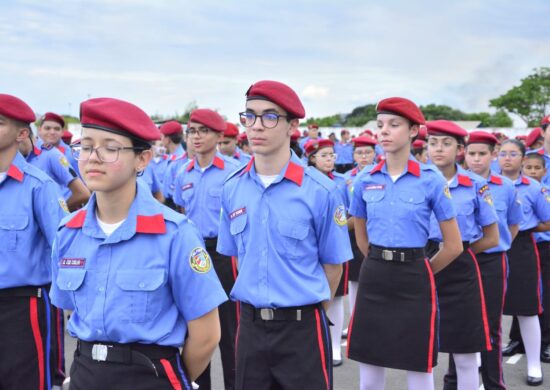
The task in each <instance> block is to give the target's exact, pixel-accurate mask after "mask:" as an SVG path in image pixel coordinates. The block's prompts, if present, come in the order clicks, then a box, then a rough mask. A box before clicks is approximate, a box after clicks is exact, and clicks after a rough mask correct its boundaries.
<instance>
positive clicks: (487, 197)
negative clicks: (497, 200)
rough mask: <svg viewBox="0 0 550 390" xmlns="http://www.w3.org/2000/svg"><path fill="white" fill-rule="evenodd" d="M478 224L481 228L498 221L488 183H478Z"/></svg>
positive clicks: (476, 188) (476, 184)
mask: <svg viewBox="0 0 550 390" xmlns="http://www.w3.org/2000/svg"><path fill="white" fill-rule="evenodd" d="M475 190H476V203H477V204H476V222H477V224H478V225H479V226H488V225H491V224H493V223H496V222H497V221H498V216H497V212H496V210H495V206H494V204H493V197H492V195H491V190H490V189H489V185H488V184H487V182H486V181H476V182H475Z"/></svg>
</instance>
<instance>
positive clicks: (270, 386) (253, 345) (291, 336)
mask: <svg viewBox="0 0 550 390" xmlns="http://www.w3.org/2000/svg"><path fill="white" fill-rule="evenodd" d="M235 387H236V389H238V390H249V389H254V390H279V389H308V390H317V389H318V390H328V389H332V349H331V343H330V333H329V328H328V322H327V317H326V314H325V312H324V310H323V309H322V307H321V305H317V306H316V307H314V308H312V309H310V310H307V311H304V313H303V315H302V319H301V321H295V320H294V321H293V320H273V321H264V320H262V319H261V318H258V317H257V315H255V313H254V309H253V308H252V307H251V306H250V305H247V304H242V305H241V321H240V323H239V330H238V333H237V380H236V383H235Z"/></svg>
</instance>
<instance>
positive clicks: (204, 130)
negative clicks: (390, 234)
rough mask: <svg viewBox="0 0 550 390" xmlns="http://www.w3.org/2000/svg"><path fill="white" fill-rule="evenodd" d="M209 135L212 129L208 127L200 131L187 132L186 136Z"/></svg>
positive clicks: (201, 128) (189, 130) (200, 128)
mask: <svg viewBox="0 0 550 390" xmlns="http://www.w3.org/2000/svg"><path fill="white" fill-rule="evenodd" d="M208 133H210V129H209V128H208V127H199V128H198V129H187V130H185V134H187V135H198V134H200V135H206V134H208Z"/></svg>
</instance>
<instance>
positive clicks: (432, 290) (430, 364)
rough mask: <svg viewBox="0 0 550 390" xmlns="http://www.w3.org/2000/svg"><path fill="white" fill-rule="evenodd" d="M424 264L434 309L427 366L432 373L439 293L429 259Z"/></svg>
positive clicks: (431, 316) (431, 317) (431, 319)
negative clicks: (436, 289)
mask: <svg viewBox="0 0 550 390" xmlns="http://www.w3.org/2000/svg"><path fill="white" fill-rule="evenodd" d="M424 264H425V265H426V270H427V271H428V277H429V278H430V295H431V303H432V310H431V315H430V338H429V341H428V366H427V367H426V369H427V372H428V373H431V372H432V369H433V358H434V356H433V354H434V342H435V319H436V315H437V295H436V291H435V280H434V274H433V272H432V267H431V265H430V261H429V260H428V259H424Z"/></svg>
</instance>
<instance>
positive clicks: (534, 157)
mask: <svg viewBox="0 0 550 390" xmlns="http://www.w3.org/2000/svg"><path fill="white" fill-rule="evenodd" d="M525 158H526V159H530V160H538V161H539V162H540V163H541V164H542V166H543V168H546V160H545V159H544V157H543V156H542V155H541V154H538V153H527V154H526V155H525Z"/></svg>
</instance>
